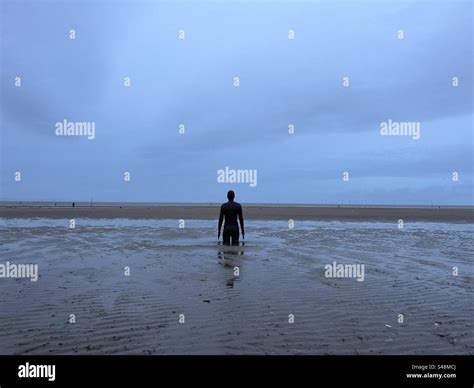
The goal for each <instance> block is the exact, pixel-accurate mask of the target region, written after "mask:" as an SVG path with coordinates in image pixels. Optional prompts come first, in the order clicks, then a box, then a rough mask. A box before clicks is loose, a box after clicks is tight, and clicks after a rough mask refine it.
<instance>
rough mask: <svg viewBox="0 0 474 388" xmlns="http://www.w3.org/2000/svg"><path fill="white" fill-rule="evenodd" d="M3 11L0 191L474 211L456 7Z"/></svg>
mask: <svg viewBox="0 0 474 388" xmlns="http://www.w3.org/2000/svg"><path fill="white" fill-rule="evenodd" d="M1 7H2V9H1V18H2V20H1V21H0V26H1V37H0V39H1V42H0V47H1V50H0V54H1V58H0V61H1V85H0V88H1V100H0V101H1V133H0V135H1V136H0V142H1V144H0V150H1V154H0V179H1V181H0V183H1V185H0V200H2V201H89V200H90V199H91V198H93V199H94V201H101V202H105V201H111V202H128V201H130V202H141V201H143V202H223V201H224V200H225V196H226V192H227V190H229V189H233V190H234V191H235V192H236V200H237V201H239V202H242V203H306V204H335V203H341V204H398V205H430V204H436V205H474V194H473V182H474V180H473V164H474V163H473V161H474V159H473V114H474V112H473V75H472V73H473V67H474V66H473V58H472V47H473V42H472V21H473V5H472V2H470V1H456V0H455V1H421V0H418V1H396V2H392V1H345V2H334V1H331V2H326V1H305V2H294V1H260V2H257V1H240V2H235V1H226V2H218V1H194V2H190V1H182V2H171V1H153V2H152V1H148V2H140V1H120V2H119V1H115V2H114V1H97V2H90V1H11V0H3V1H2V3H1ZM183 33H184V36H183ZM183 37H184V39H182V38H183ZM236 77H237V78H236ZM345 77H347V78H345ZM454 79H455V80H456V81H454ZM127 81H129V82H127ZM237 81H238V82H237ZM64 120H67V122H70V123H71V125H74V123H90V125H92V124H93V125H94V129H95V133H94V138H93V139H89V138H88V137H87V136H79V135H78V136H59V135H58V131H57V125H58V124H57V123H63V122H64ZM390 120H391V122H392V123H393V122H395V123H400V124H401V125H408V126H409V127H410V128H412V127H411V126H413V128H416V127H418V128H419V138H417V139H415V138H414V137H416V136H409V135H403V134H402V135H400V134H397V133H396V132H392V133H391V136H382V134H381V130H380V129H381V125H382V123H388V122H389V121H390ZM410 123H411V124H410ZM180 125H184V133H180V132H179V128H180ZM291 125H292V126H293V128H294V131H293V133H290V131H289V126H291ZM395 125H396V124H395ZM226 167H228V168H229V170H242V171H246V173H250V172H251V173H255V174H256V177H257V180H256V181H255V182H254V183H255V184H254V185H251V184H250V183H249V181H248V180H247V181H244V182H232V181H229V179H230V178H229V176H227V177H226V179H227V180H225V181H224V182H222V181H219V180H218V176H219V170H223V169H225V168H226ZM242 176H243V175H242ZM247 176H248V175H247Z"/></svg>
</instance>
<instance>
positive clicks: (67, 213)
mask: <svg viewBox="0 0 474 388" xmlns="http://www.w3.org/2000/svg"><path fill="white" fill-rule="evenodd" d="M244 209H245V210H244V214H245V218H247V219H254V220H289V219H295V220H347V221H362V220H366V221H388V222H397V221H398V220H399V219H403V220H404V221H409V222H416V221H433V222H443V221H446V222H474V208H472V207H438V206H436V207H363V206H353V207H352V206H340V207H337V206H256V205H245V204H244ZM218 216H219V206H218V205H214V206H206V205H201V206H192V205H159V206H127V205H123V206H93V207H91V206H87V205H81V206H76V207H74V208H73V207H71V206H70V205H69V206H44V205H24V206H14V205H9V206H0V217H1V218H35V217H45V218H130V219H149V218H155V219H201V220H206V219H214V218H216V217H218Z"/></svg>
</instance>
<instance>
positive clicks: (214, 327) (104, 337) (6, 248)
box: [0, 219, 474, 354]
mask: <svg viewBox="0 0 474 388" xmlns="http://www.w3.org/2000/svg"><path fill="white" fill-rule="evenodd" d="M473 226H474V225H473V224H454V223H453V224H451V223H418V222H417V223H405V225H404V228H403V229H398V225H397V224H396V223H384V222H337V221H333V222H325V221H297V222H296V223H295V227H294V229H289V228H288V223H287V222H283V221H253V220H252V221H249V222H248V225H247V226H246V240H245V247H223V246H218V245H217V230H216V229H217V228H216V221H215V220H209V221H202V220H186V222H185V228H179V227H178V220H127V219H79V220H76V228H75V229H69V221H68V220H57V219H8V220H7V219H3V220H0V236H1V237H0V244H1V245H0V254H1V257H2V260H1V261H2V262H5V261H7V260H9V261H11V262H14V263H37V264H38V265H39V273H40V279H39V281H38V282H30V281H29V280H27V279H19V280H17V279H0V290H1V296H0V333H3V335H1V336H0V352H1V353H6V354H13V353H21V354H34V353H40V354H44V353H48V354H49V353H51V354H69V353H80V354H84V353H93V354H104V353H105V354H123V353H133V354H171V353H192V354H200V353H206V354H207V353H218V354H230V353H232V354H234V353H237V354H249V353H250V354H303V353H310V354H355V353H356V354H419V353H425V354H466V353H469V354H472V353H473V352H474V341H473V336H472V332H473V324H472V322H473V318H474V309H473V303H472V295H473V294H472V287H473V267H472V261H473V257H474V243H473V239H472V236H473V235H472V232H473ZM334 261H335V262H337V263H341V264H364V267H365V278H364V281H362V282H360V281H357V280H356V279H354V278H327V277H325V266H326V265H328V264H332V263H333V262H334ZM124 267H129V268H130V276H124ZM453 267H457V268H458V271H459V274H458V275H457V276H454V275H453ZM236 268H238V275H236ZM70 314H75V316H76V323H75V324H71V323H69V322H68V319H69V316H70ZM179 314H184V316H185V322H184V323H179V317H180V316H179ZM399 314H403V322H402V323H399V319H400V315H399ZM291 316H293V317H294V323H290V322H289V321H291V319H290V318H291Z"/></svg>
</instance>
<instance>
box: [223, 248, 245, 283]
mask: <svg viewBox="0 0 474 388" xmlns="http://www.w3.org/2000/svg"><path fill="white" fill-rule="evenodd" d="M219 246H220V247H221V249H222V250H219V251H218V252H217V258H218V259H219V264H222V265H223V266H224V268H228V269H230V270H231V271H232V277H231V278H230V279H228V280H227V282H226V286H227V287H229V288H234V282H235V281H236V280H237V278H238V277H239V276H240V275H236V273H235V272H236V268H237V271H238V272H239V274H240V265H236V263H235V262H233V260H234V259H237V258H238V257H239V256H242V255H243V254H244V250H243V247H244V246H245V242H243V241H242V245H240V246H239V247H236V246H225V245H221V244H219ZM240 247H242V249H239V248H240Z"/></svg>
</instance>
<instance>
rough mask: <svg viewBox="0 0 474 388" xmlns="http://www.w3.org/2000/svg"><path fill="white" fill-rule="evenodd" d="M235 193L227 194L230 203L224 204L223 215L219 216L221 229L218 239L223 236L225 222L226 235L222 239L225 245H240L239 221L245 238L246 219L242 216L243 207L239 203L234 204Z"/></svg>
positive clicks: (230, 191) (222, 207)
mask: <svg viewBox="0 0 474 388" xmlns="http://www.w3.org/2000/svg"><path fill="white" fill-rule="evenodd" d="M234 198H235V193H234V192H233V191H232V190H229V192H228V193H227V199H228V200H229V201H228V202H226V203H224V204H222V206H221V213H220V215H219V229H218V232H217V239H218V240H219V238H220V236H221V227H222V221H224V219H225V222H224V233H223V234H222V239H223V243H224V245H231V239H232V245H239V225H238V223H237V219H238V220H239V222H240V229H241V230H242V238H245V231H244V217H243V215H242V206H241V205H240V203H238V202H234Z"/></svg>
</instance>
